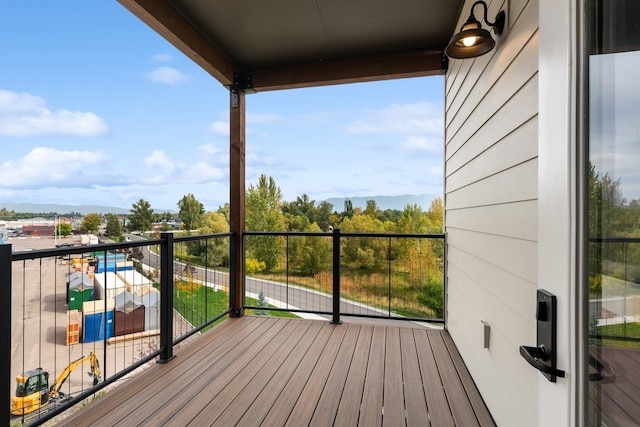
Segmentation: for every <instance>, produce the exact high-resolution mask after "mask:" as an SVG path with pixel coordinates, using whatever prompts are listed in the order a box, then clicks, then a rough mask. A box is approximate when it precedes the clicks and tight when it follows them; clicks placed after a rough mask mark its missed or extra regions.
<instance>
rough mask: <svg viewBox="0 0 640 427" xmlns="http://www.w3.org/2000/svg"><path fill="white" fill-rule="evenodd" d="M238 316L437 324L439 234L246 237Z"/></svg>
mask: <svg viewBox="0 0 640 427" xmlns="http://www.w3.org/2000/svg"><path fill="white" fill-rule="evenodd" d="M244 245H245V257H246V259H245V296H246V299H245V308H246V309H248V310H250V312H257V313H263V312H266V311H269V310H271V311H290V312H294V313H295V312H304V313H313V314H318V315H331V316H332V318H333V320H334V321H336V320H337V318H339V316H340V315H345V316H360V317H377V318H394V319H407V320H428V321H434V322H443V321H444V296H445V293H444V249H445V245H444V234H392V233H341V232H340V230H337V229H336V230H333V232H331V233H298V232H245V233H244Z"/></svg>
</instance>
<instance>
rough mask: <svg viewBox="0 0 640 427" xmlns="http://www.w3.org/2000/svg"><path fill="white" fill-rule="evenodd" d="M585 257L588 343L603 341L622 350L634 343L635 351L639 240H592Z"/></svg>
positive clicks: (639, 321) (639, 334) (639, 313)
mask: <svg viewBox="0 0 640 427" xmlns="http://www.w3.org/2000/svg"><path fill="white" fill-rule="evenodd" d="M588 257H589V266H590V270H589V293H590V296H589V313H590V315H591V319H590V324H589V335H590V339H591V341H592V342H594V343H595V342H598V341H600V340H603V339H605V340H611V341H613V342H615V341H618V342H619V344H620V345H625V346H626V345H627V344H624V342H627V343H635V347H636V348H637V347H638V346H640V238H630V237H609V238H604V237H598V238H592V239H590V240H589V247H588ZM612 345H617V344H612ZM629 345H633V344H629Z"/></svg>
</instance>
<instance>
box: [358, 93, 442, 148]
mask: <svg viewBox="0 0 640 427" xmlns="http://www.w3.org/2000/svg"><path fill="white" fill-rule="evenodd" d="M365 113H366V114H365V117H364V118H363V119H361V120H357V121H354V122H352V123H350V124H349V125H347V127H346V129H347V131H348V132H351V133H355V134H363V133H372V134H387V135H388V134H391V135H396V136H398V137H399V140H402V141H404V143H403V147H404V148H406V149H408V150H411V151H415V150H418V151H428V152H436V153H437V152H439V151H440V150H441V148H440V147H441V145H442V141H443V135H444V122H443V117H442V116H443V113H442V112H441V111H439V110H437V109H436V108H435V107H434V106H433V105H432V104H430V103H428V102H416V103H413V104H391V105H389V106H388V107H386V108H383V109H380V110H367V111H366V112H365Z"/></svg>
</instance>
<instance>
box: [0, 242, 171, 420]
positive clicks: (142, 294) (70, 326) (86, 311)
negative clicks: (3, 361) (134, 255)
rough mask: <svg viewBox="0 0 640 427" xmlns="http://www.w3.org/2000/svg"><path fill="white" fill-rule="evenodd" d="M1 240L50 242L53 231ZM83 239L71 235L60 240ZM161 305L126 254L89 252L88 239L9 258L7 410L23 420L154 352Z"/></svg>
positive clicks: (39, 245) (25, 247) (16, 246)
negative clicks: (59, 250)
mask: <svg viewBox="0 0 640 427" xmlns="http://www.w3.org/2000/svg"><path fill="white" fill-rule="evenodd" d="M59 241H60V240H59V239H58V242H59ZM5 243H9V244H11V245H12V251H13V252H22V251H37V250H39V249H52V248H54V247H55V243H54V239H53V237H14V238H10V239H9V240H8V241H5ZM82 243H83V242H82V241H81V238H80V236H72V237H68V238H66V239H64V243H63V244H64V245H65V246H66V247H73V246H82ZM58 246H60V245H58ZM159 304H160V297H159V293H158V292H157V290H156V289H154V287H153V283H152V282H151V280H149V279H148V278H146V277H145V276H144V275H142V274H140V273H139V272H138V271H135V270H134V269H133V263H132V262H131V261H128V260H127V259H126V256H125V254H105V253H104V252H103V253H94V252H91V251H90V246H87V252H86V253H84V252H83V253H82V254H73V255H68V256H57V257H47V258H41V259H33V260H24V261H14V262H13V264H12V340H11V372H12V375H13V377H14V378H16V384H15V391H14V392H13V393H12V396H13V398H12V409H11V412H12V415H13V416H14V417H15V419H16V422H28V420H29V418H31V417H33V416H37V415H38V414H39V413H43V412H45V411H47V410H49V409H51V407H54V406H55V405H56V403H57V402H60V401H63V400H68V399H70V398H72V397H74V396H77V395H79V394H81V393H83V392H84V391H86V390H87V389H89V388H91V387H92V386H93V385H95V384H96V383H97V382H99V381H101V380H103V379H104V378H106V377H108V376H109V375H113V374H114V373H116V372H118V371H121V370H122V369H124V368H126V367H127V366H129V365H132V364H133V363H135V362H136V361H138V360H140V359H141V358H143V357H145V356H147V355H149V354H150V353H152V352H153V351H155V350H156V349H157V348H158V345H159V342H158V328H159V316H160V315H159ZM87 373H88V374H89V375H87ZM99 396H100V394H98V395H97V396H96V397H94V398H97V397H99Z"/></svg>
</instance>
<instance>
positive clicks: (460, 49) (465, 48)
mask: <svg viewBox="0 0 640 427" xmlns="http://www.w3.org/2000/svg"><path fill="white" fill-rule="evenodd" d="M477 5H482V7H484V22H485V24H487V25H489V26H491V27H493V32H494V33H495V34H496V36H499V35H500V34H502V31H503V30H504V24H505V21H506V14H505V13H504V10H501V11H500V12H498V15H496V20H495V22H493V23H491V22H489V21H488V20H487V3H485V2H484V1H482V0H480V1H477V2H475V3H474V4H473V6H471V14H470V15H469V19H468V20H467V22H466V23H465V24H464V25H463V26H462V28H460V32H459V33H457V34H455V35H454V36H453V37H452V38H451V41H450V42H449V45H448V46H447V48H446V49H445V50H444V53H445V54H446V55H447V56H448V57H450V58H459V59H464V58H475V57H476V56H480V55H484V54H485V53H487V52H490V51H491V49H493V47H494V46H495V45H496V42H495V41H494V40H493V37H491V33H490V32H489V31H488V30H485V29H484V28H482V25H481V24H480V22H479V21H478V20H477V19H476V17H475V16H474V15H473V9H474V8H475V7H476V6H477Z"/></svg>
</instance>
